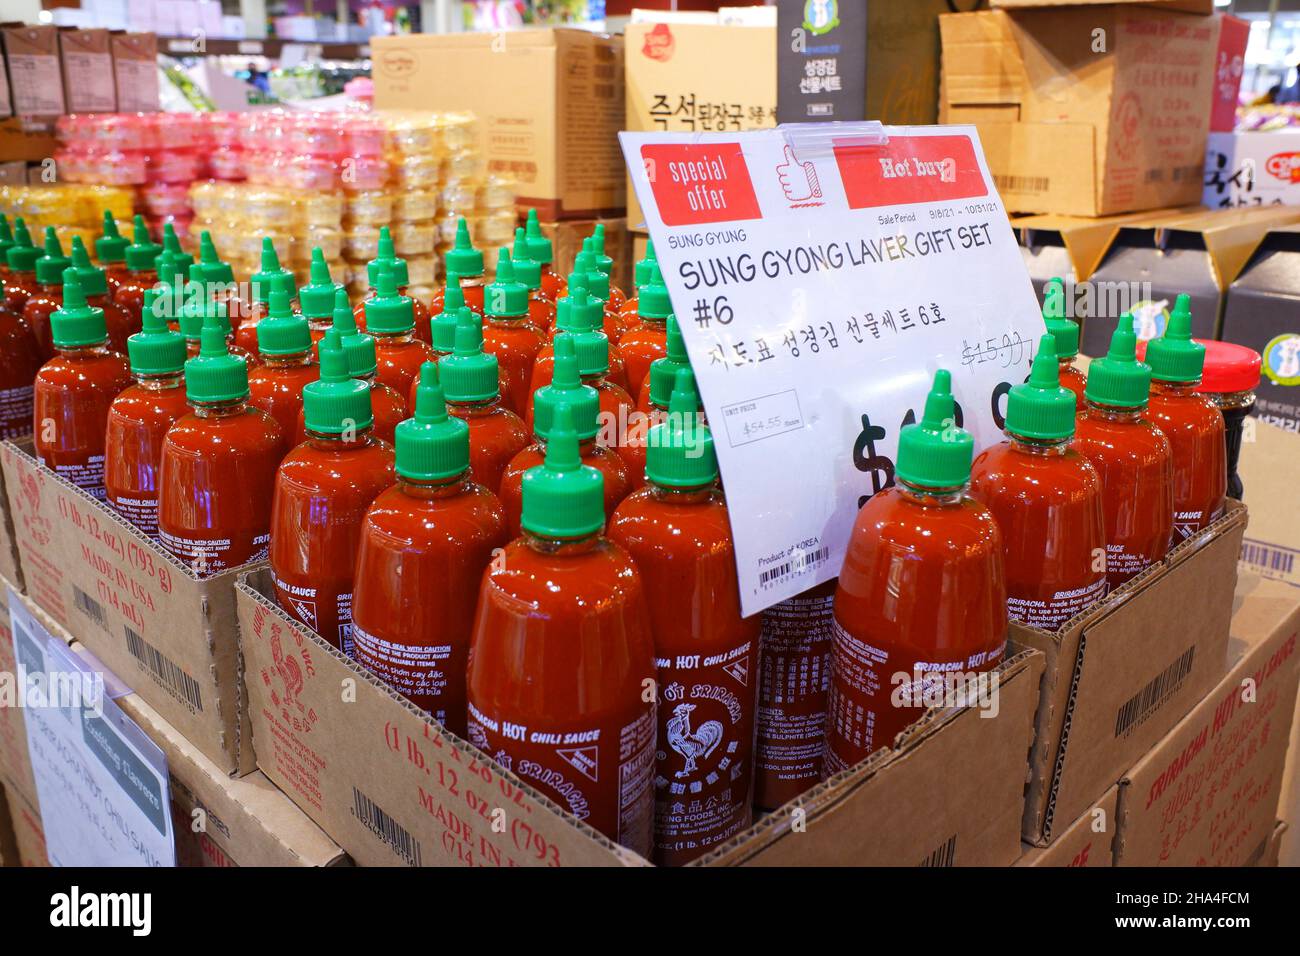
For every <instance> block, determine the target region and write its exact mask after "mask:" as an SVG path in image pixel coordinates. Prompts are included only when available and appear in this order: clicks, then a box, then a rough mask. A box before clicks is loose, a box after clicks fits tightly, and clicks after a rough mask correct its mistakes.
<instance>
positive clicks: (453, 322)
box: [429, 272, 465, 355]
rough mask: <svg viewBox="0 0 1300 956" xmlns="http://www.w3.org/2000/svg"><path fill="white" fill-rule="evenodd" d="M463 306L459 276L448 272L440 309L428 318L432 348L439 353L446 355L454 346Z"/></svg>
mask: <svg viewBox="0 0 1300 956" xmlns="http://www.w3.org/2000/svg"><path fill="white" fill-rule="evenodd" d="M463 308H465V290H464V289H462V288H461V287H460V276H458V275H456V273H454V272H449V273H447V286H446V291H445V292H444V293H443V296H442V311H441V312H439V313H438V314H437V315H435V316H434V317H433V318H432V319H430V320H429V333H430V337H431V338H432V339H433V350H434V351H435V352H437V353H438V354H439V355H447V354H448V353H450V352H451V350H452V349H454V348H455V347H456V326H457V325H458V324H459V322H460V310H461V309H463Z"/></svg>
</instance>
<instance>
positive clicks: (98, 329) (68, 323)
mask: <svg viewBox="0 0 1300 956" xmlns="http://www.w3.org/2000/svg"><path fill="white" fill-rule="evenodd" d="M50 337H51V338H53V339H54V347H55V348H57V349H75V348H84V347H85V346H87V345H101V344H103V343H104V342H105V341H107V340H108V328H107V326H105V324H104V310H103V309H99V308H95V307H94V306H90V305H86V295H85V293H84V292H82V290H81V280H80V279H79V278H78V277H77V270H76V269H65V270H64V272H63V305H61V306H60V307H59V308H58V309H56V310H55V311H54V312H53V313H51V315H50Z"/></svg>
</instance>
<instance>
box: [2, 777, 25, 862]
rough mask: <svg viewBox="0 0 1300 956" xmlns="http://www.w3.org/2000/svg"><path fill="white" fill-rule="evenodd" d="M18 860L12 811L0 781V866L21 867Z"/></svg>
mask: <svg viewBox="0 0 1300 956" xmlns="http://www.w3.org/2000/svg"><path fill="white" fill-rule="evenodd" d="M21 865H22V863H21V861H20V860H19V859H18V837H17V836H16V835H15V834H14V822H13V811H12V810H11V809H10V807H9V798H8V797H7V796H5V788H4V783H3V781H0V866H21Z"/></svg>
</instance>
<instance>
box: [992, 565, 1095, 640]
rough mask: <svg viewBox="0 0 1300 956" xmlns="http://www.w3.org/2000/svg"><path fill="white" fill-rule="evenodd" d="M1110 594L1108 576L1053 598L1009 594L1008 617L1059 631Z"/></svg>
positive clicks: (1054, 595) (1041, 627) (1055, 595)
mask: <svg viewBox="0 0 1300 956" xmlns="http://www.w3.org/2000/svg"><path fill="white" fill-rule="evenodd" d="M1105 596H1106V578H1105V577H1101V578H1099V579H1098V580H1096V581H1094V582H1093V583H1092V584H1089V585H1087V586H1086V587H1081V588H1072V589H1071V590H1069V591H1057V592H1056V593H1055V594H1053V595H1052V596H1051V597H1050V598H1047V599H1046V600H1040V599H1037V598H1018V597H1011V596H1010V595H1008V596H1007V617H1008V618H1010V619H1011V620H1013V621H1019V622H1020V623H1022V624H1026V625H1028V626H1029V627H1036V628H1039V629H1041V630H1044V631H1055V630H1057V629H1058V628H1060V626H1061V625H1062V624H1064V623H1065V622H1066V621H1068V620H1069V619H1070V618H1072V617H1074V615H1076V614H1078V613H1079V612H1080V611H1082V610H1083V609H1084V608H1086V607H1089V606H1091V605H1093V604H1096V603H1097V602H1098V601H1100V600H1101V599H1102V598H1104V597H1105Z"/></svg>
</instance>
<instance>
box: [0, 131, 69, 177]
mask: <svg viewBox="0 0 1300 956" xmlns="http://www.w3.org/2000/svg"><path fill="white" fill-rule="evenodd" d="M58 148H59V141H58V139H56V138H55V136H54V124H53V123H52V122H50V121H49V120H48V119H47V118H33V117H28V116H11V117H9V118H8V119H0V161H6V162H21V163H22V164H23V177H24V178H23V180H22V181H23V182H26V176H27V165H26V164H27V163H29V162H30V163H37V162H40V161H41V160H43V159H48V158H49V157H50V156H53V155H54V151H55V150H56V149H58Z"/></svg>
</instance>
